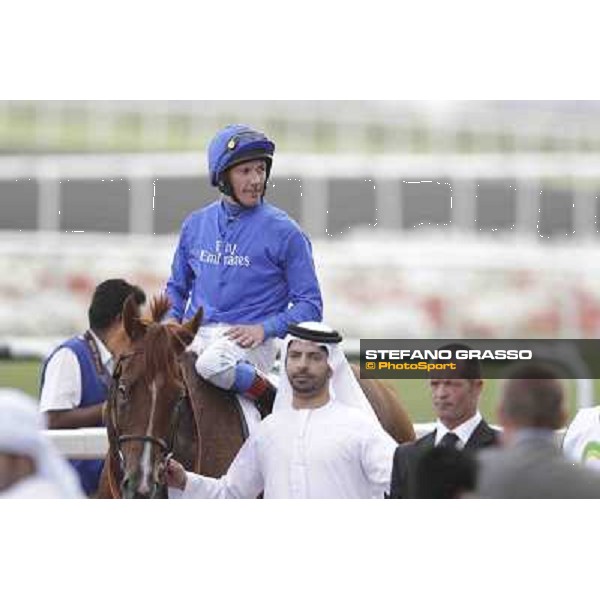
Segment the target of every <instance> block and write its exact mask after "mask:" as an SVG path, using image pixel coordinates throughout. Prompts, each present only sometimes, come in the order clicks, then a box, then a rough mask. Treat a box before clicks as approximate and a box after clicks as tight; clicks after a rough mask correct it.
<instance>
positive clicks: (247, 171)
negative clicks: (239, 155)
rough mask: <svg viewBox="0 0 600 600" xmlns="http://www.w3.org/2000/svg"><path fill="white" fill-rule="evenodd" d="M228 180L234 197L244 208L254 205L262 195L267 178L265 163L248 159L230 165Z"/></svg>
mask: <svg viewBox="0 0 600 600" xmlns="http://www.w3.org/2000/svg"><path fill="white" fill-rule="evenodd" d="M228 175H229V182H230V183H231V187H232V188H233V193H234V195H235V197H236V198H237V199H238V200H239V201H240V203H241V204H242V205H243V206H245V207H246V208H252V207H253V206H256V205H257V204H258V203H259V202H260V199H261V197H262V195H263V192H264V189H265V181H266V179H267V165H266V163H265V161H264V160H249V161H248V162H244V163H242V164H240V165H235V166H234V167H231V169H229V172H228Z"/></svg>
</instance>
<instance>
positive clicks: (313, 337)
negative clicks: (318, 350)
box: [288, 323, 342, 344]
mask: <svg viewBox="0 0 600 600" xmlns="http://www.w3.org/2000/svg"><path fill="white" fill-rule="evenodd" d="M288 333H289V334H290V335H293V336H294V337H297V338H299V339H301V340H307V341H308V342H315V343H317V344H339V343H340V342H341V341H342V336H341V335H340V334H339V333H338V332H337V331H335V330H334V329H327V330H325V328H319V329H316V328H314V329H313V328H311V327H310V326H309V325H308V324H307V323H300V324H299V325H288Z"/></svg>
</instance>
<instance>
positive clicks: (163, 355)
mask: <svg viewBox="0 0 600 600" xmlns="http://www.w3.org/2000/svg"><path fill="white" fill-rule="evenodd" d="M169 308H171V303H170V301H169V299H168V297H167V296H166V295H164V294H161V295H160V296H155V297H154V298H152V301H151V302H150V316H151V318H150V319H148V318H142V319H141V321H142V323H144V325H146V334H145V335H144V337H143V344H144V362H145V365H144V367H145V373H146V377H148V378H150V379H151V378H154V377H155V376H156V375H157V374H158V373H163V374H164V375H165V376H166V377H167V378H168V379H169V380H171V381H172V382H174V383H177V384H180V383H181V377H180V375H179V372H178V369H177V362H176V360H175V349H174V345H173V337H175V336H176V333H175V332H174V331H172V329H171V327H170V326H169V325H167V324H163V323H161V320H162V319H163V318H164V317H165V315H166V314H167V312H168V310H169Z"/></svg>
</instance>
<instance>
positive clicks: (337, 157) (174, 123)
mask: <svg viewBox="0 0 600 600" xmlns="http://www.w3.org/2000/svg"><path fill="white" fill-rule="evenodd" d="M599 113H600V103H597V102H452V103H425V102H420V103H416V102H389V101H386V102H355V101H344V102H332V101H318V102H317V101H315V102H304V101H303V102H270V101H265V102H237V101H227V102H208V101H206V102H184V101H175V102H155V101H143V102H142V101H140V102H131V101H115V102H105V101H98V102H74V101H64V102H0V152H1V153H2V156H0V231H1V232H2V233H1V236H0V273H2V275H1V277H0V340H1V338H2V337H4V338H5V339H8V338H11V339H13V338H19V337H22V336H33V335H35V336H52V337H61V336H63V335H65V334H69V333H71V332H74V331H78V330H80V329H81V328H82V327H83V326H84V324H85V307H86V304H87V301H88V300H89V296H90V293H91V291H92V289H93V287H94V286H95V285H96V283H97V282H98V281H99V280H101V279H103V278H105V277H110V276H117V275H118V276H125V277H127V278H128V279H130V280H132V281H135V282H136V283H138V284H140V285H142V286H144V287H145V288H146V290H147V291H149V292H151V293H152V292H155V291H157V290H159V289H160V288H161V287H162V285H163V284H164V281H165V279H166V277H167V276H168V270H169V265H170V260H171V256H172V252H173V249H174V245H175V239H176V238H175V236H176V234H177V232H178V230H179V226H180V223H181V220H182V219H183V217H184V216H185V215H186V214H187V213H188V212H189V211H190V210H192V209H194V208H197V207H200V206H202V205H203V204H204V203H205V202H208V201H210V200H212V199H214V197H215V194H214V190H212V189H211V188H210V187H209V186H208V182H207V180H206V176H205V159H204V149H205V146H206V144H207V142H208V140H209V139H210V137H211V136H212V134H213V133H214V131H215V130H216V129H218V128H219V127H221V126H222V125H224V124H225V123H228V122H249V123H251V124H252V125H254V126H256V127H259V128H263V129H264V130H266V131H267V132H268V133H269V134H270V136H272V137H273V138H274V139H275V140H276V141H277V144H278V156H277V159H276V163H275V167H274V171H273V172H274V177H273V180H272V183H271V185H272V189H271V190H270V191H269V197H270V198H272V199H273V200H274V202H275V204H277V205H279V206H281V207H282V208H284V209H285V210H287V211H288V212H289V213H290V214H291V215H292V216H294V218H296V219H297V220H298V221H299V222H300V223H301V224H302V226H303V227H304V228H305V229H306V230H307V231H308V232H309V233H310V235H311V237H312V239H313V240H314V245H315V259H316V262H317V268H318V270H319V275H320V278H321V280H322V284H323V289H324V294H325V304H326V315H325V316H326V319H327V320H328V321H330V322H332V323H334V324H335V325H336V326H337V327H340V328H341V329H342V330H344V331H345V332H346V333H347V334H348V335H350V336H356V337H388V338H390V337H518V338H520V337H597V336H598V334H599V333H600V283H599V281H600V279H599V278H598V277H597V276H596V269H597V267H596V265H598V264H600V261H599V260H598V259H599V258H600V250H599V247H598V244H597V241H596V240H597V236H598V230H597V215H598V214H599V213H598V209H599V206H598V190H599V189H600V160H599V158H600V135H599V134H600V131H598V127H599V126H598V125H597V122H598V115H599Z"/></svg>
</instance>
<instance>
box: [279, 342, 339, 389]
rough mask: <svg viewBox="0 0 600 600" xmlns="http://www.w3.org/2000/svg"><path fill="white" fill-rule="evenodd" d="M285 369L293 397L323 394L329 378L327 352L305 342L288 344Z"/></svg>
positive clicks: (329, 370)
mask: <svg viewBox="0 0 600 600" xmlns="http://www.w3.org/2000/svg"><path fill="white" fill-rule="evenodd" d="M285 368H286V372H287V375H288V379H289V380H290V385H291V386H292V389H293V390H294V393H295V395H297V396H300V397H304V398H312V397H314V396H317V395H319V394H321V393H323V392H324V391H325V388H326V387H327V385H328V384H329V378H330V377H331V367H330V366H329V364H328V362H327V351H326V350H325V349H324V348H322V347H321V346H319V345H318V344H315V343H314V342H308V341H305V340H293V341H292V342H290V345H289V346H288V351H287V357H286V362H285Z"/></svg>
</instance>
